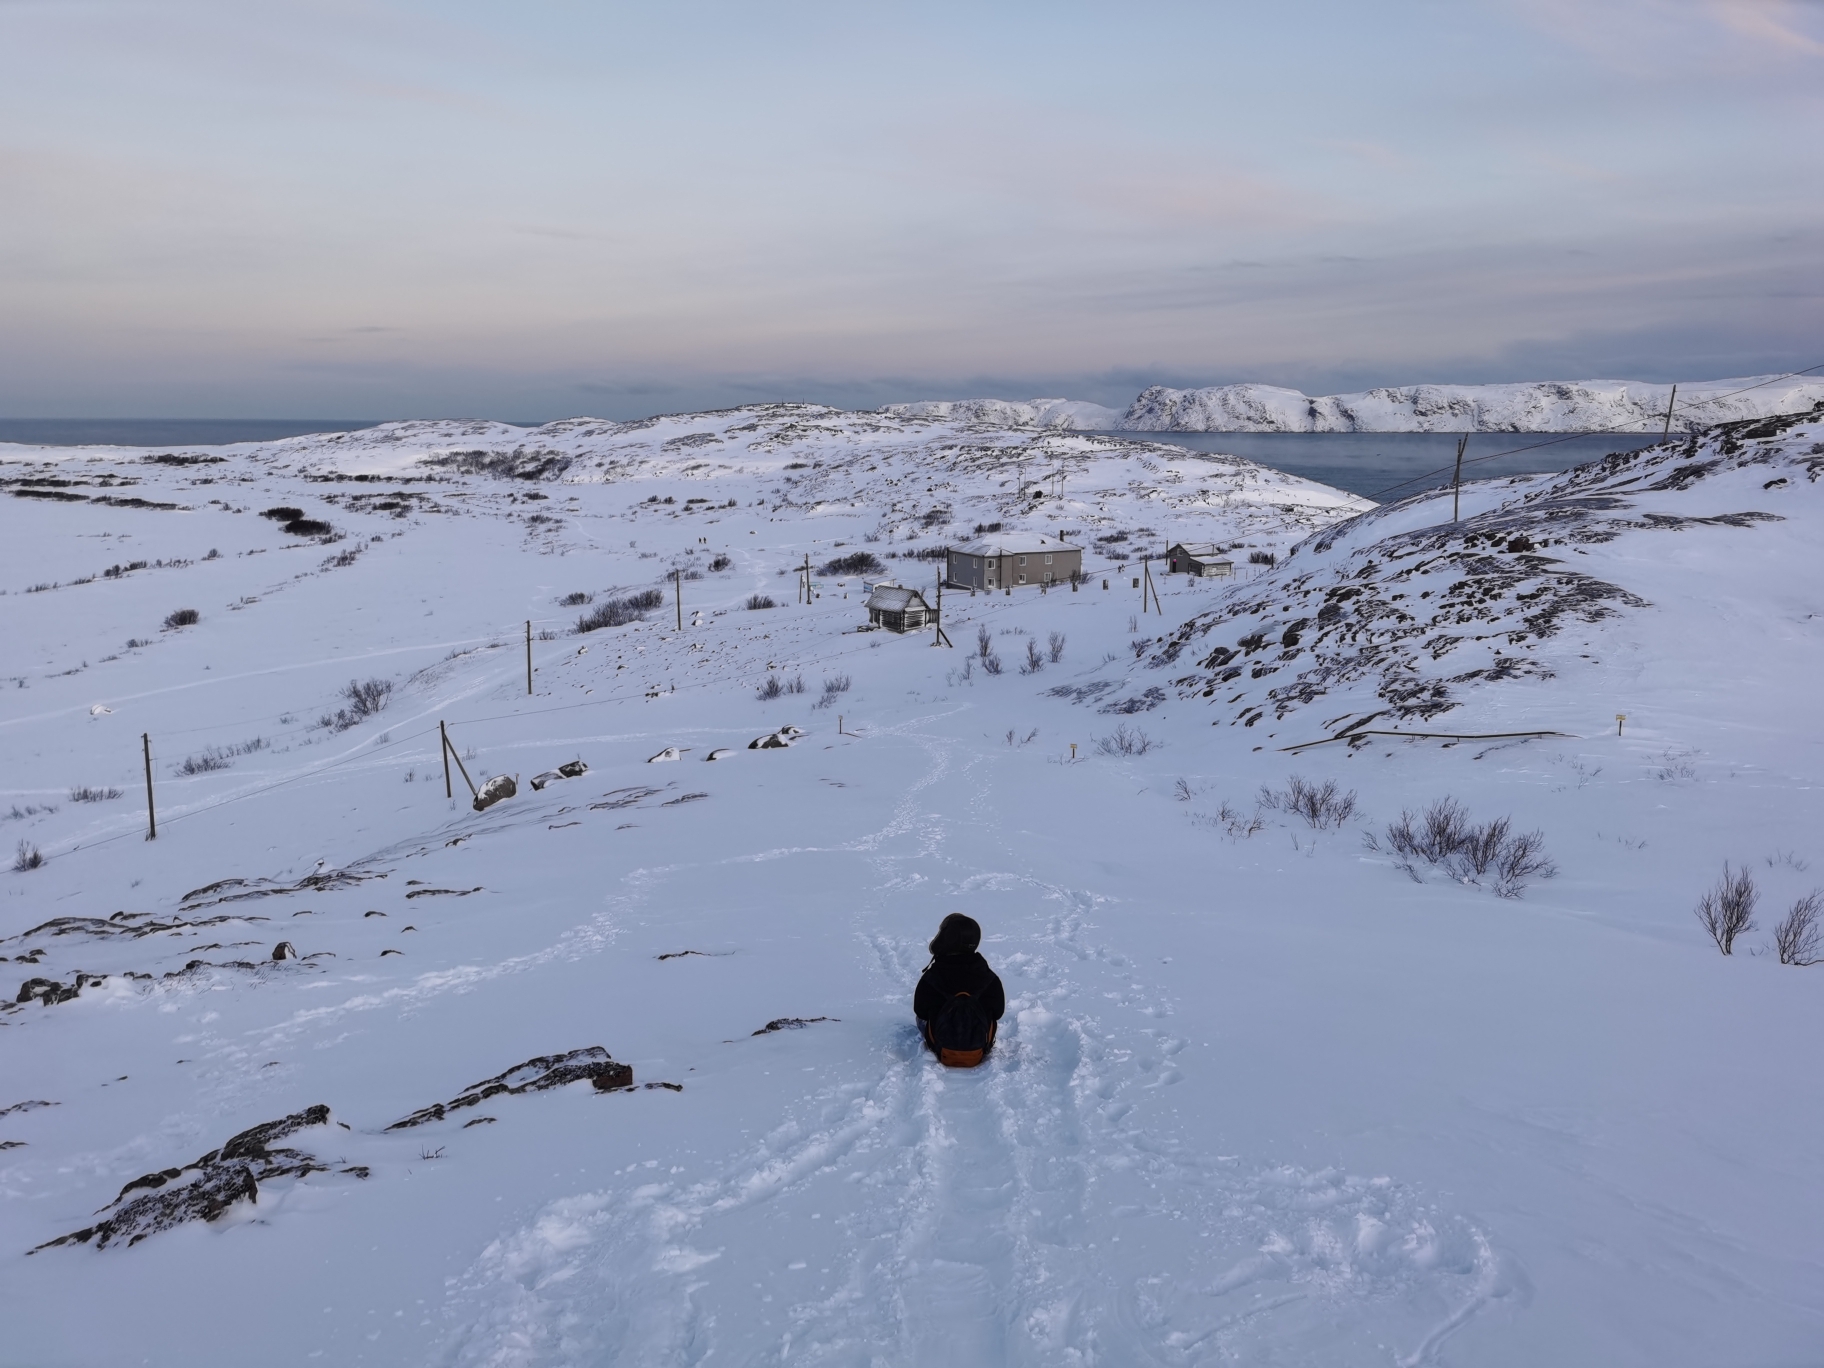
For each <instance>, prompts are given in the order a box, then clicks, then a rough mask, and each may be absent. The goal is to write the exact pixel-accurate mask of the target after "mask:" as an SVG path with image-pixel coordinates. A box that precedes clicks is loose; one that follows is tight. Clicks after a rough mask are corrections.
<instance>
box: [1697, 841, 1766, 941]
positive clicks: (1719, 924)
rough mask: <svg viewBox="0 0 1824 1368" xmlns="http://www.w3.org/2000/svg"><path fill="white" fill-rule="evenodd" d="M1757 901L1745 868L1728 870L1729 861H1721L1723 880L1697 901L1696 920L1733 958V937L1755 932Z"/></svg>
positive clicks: (1756, 893) (1751, 878) (1751, 876)
mask: <svg viewBox="0 0 1824 1368" xmlns="http://www.w3.org/2000/svg"><path fill="white" fill-rule="evenodd" d="M1760 900H1761V891H1760V889H1758V888H1756V887H1755V886H1754V875H1752V874H1750V873H1749V872H1748V871H1747V869H1746V868H1744V869H1741V870H1739V871H1738V870H1731V869H1730V867H1729V864H1728V861H1724V862H1723V877H1722V878H1721V879H1719V880H1717V884H1716V887H1715V888H1712V889H1709V890H1707V891H1706V892H1705V893H1704V896H1703V897H1701V898H1699V899H1698V900H1697V909H1696V910H1697V920H1698V921H1699V922H1700V923H1701V924H1702V926H1703V928H1704V930H1705V931H1707V932H1709V933H1710V939H1711V940H1713V941H1715V942H1716V948H1717V949H1718V950H1721V951H1722V952H1723V953H1724V954H1725V955H1732V954H1734V953H1735V938H1736V937H1737V936H1740V935H1743V934H1745V933H1747V932H1749V931H1752V930H1754V908H1755V904H1756V903H1758V902H1759V901H1760Z"/></svg>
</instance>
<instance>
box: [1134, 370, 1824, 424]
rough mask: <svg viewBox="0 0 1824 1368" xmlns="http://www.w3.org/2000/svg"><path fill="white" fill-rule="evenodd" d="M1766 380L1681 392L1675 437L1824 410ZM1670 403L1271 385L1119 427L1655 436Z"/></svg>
mask: <svg viewBox="0 0 1824 1368" xmlns="http://www.w3.org/2000/svg"><path fill="white" fill-rule="evenodd" d="M1768 378H1769V377H1767V376H1749V377H1747V378H1745V379H1739V380H1709V381H1701V382H1698V383H1696V384H1680V385H1679V387H1678V399H1677V405H1678V407H1677V410H1676V411H1675V412H1674V413H1673V416H1672V428H1673V431H1675V432H1692V431H1696V430H1698V429H1700V428H1704V427H1708V426H1709V425H1710V424H1712V423H1721V422H1728V421H1730V420H1732V419H1741V418H1763V417H1768V416H1771V415H1774V414H1783V413H1802V412H1804V411H1805V410H1807V409H1809V408H1811V406H1812V405H1813V404H1816V403H1818V402H1819V401H1820V400H1824V380H1815V379H1797V380H1776V381H1774V382H1773V383H1772V384H1767V385H1761V387H1760V388H1758V389H1752V390H1749V389H1748V386H1750V385H1759V384H1760V383H1761V382H1762V381H1764V380H1767V379H1768ZM1738 390H1747V393H1739V394H1738V393H1735V391H1738ZM1725 396H1727V397H1725ZM1671 398H1672V387H1671V386H1670V385H1648V384H1642V383H1639V382H1638V381H1630V380H1565V381H1540V382H1536V383H1530V384H1514V385H1400V386H1393V387H1385V388H1381V389H1371V390H1367V391H1364V392H1363V393H1361V394H1331V395H1325V396H1323V397H1321V398H1310V397H1307V396H1306V395H1304V394H1301V393H1299V391H1297V390H1293V389H1280V388H1277V387H1275V386H1273V385H1212V386H1210V387H1209V388H1207V389H1192V390H1174V389H1166V388H1165V387H1164V386H1163V385H1155V386H1153V387H1152V388H1151V389H1149V390H1146V391H1144V392H1143V393H1142V394H1140V396H1139V397H1138V398H1136V399H1135V400H1134V402H1133V403H1132V404H1130V405H1129V406H1128V410H1127V412H1126V413H1125V414H1124V415H1123V416H1122V420H1121V422H1120V423H1119V424H1117V426H1118V427H1119V428H1121V429H1123V430H1126V431H1131V432H1609V431H1624V432H1657V431H1658V430H1659V428H1660V426H1661V425H1662V424H1663V423H1664V422H1665V417H1666V405H1667V403H1668V402H1669V401H1670V400H1671Z"/></svg>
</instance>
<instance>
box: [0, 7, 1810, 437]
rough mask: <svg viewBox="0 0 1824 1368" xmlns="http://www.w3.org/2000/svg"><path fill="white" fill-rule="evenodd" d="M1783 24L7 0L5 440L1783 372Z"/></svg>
mask: <svg viewBox="0 0 1824 1368" xmlns="http://www.w3.org/2000/svg"><path fill="white" fill-rule="evenodd" d="M1821 133H1824V3H1819V0H1790V2H1789V0H1439V2H1437V3H1432V2H1429V0H1375V3H1363V0H1334V2H1332V0H1306V2H1305V3H1298V2H1297V0H1292V2H1291V3H1265V2H1264V0H1252V3H1246V4H1239V3H1222V2H1221V0H1207V2H1206V3H1202V4H1146V3H1135V0H1124V3H1121V4H1118V5H1117V4H1100V5H1073V4H1069V3H1059V2H1058V0H1050V3H1045V4H1018V3H990V4H982V3H980V0H976V2H975V3H969V4H956V5H949V4H944V3H938V2H937V0H919V2H918V3H915V4H912V3H906V4H869V3H865V0H840V3H828V4H821V3H797V4H768V3H762V2H760V0H740V2H739V3H729V4H714V3H688V0H664V3H652V2H651V0H647V3H642V4H638V5H632V4H613V3H599V2H597V3H585V2H584V0H571V2H569V3H557V2H555V0H515V3H512V4H507V3H498V2H497V3H477V2H474V0H435V3H432V2H431V0H289V2H286V0H280V2H279V3H248V0H233V2H232V3H218V2H217V0H139V2H137V3H133V2H128V0H0V416H13V417H23V416H110V415H113V416H153V415H189V416H232V417H248V416H285V417H334V416H341V417H357V418H359V417H374V418H379V417H408V416H423V417H437V416H457V415H485V416H491V417H503V418H517V419H543V418H553V417H559V416H565V415H571V414H577V413H593V414H599V415H602V416H608V417H631V416H636V415H640V414H646V413H652V412H658V411H666V410H678V409H690V408H702V407H711V406H719V405H728V404H736V403H744V402H749V401H752V400H757V399H775V398H789V399H813V400H820V401H824V402H829V403H837V404H842V405H845V406H872V405H875V404H879V403H884V402H889V401H893V400H901V399H918V398H960V397H967V396H972V395H996V396H1000V397H1006V398H1026V397H1031V396H1034V395H1063V396H1067V397H1071V398H1081V399H1094V400H1098V401H1100V402H1103V403H1109V404H1115V405H1124V404H1125V403H1126V402H1127V401H1128V400H1129V399H1131V398H1132V397H1133V395H1134V394H1135V392H1136V391H1138V390H1139V389H1140V388H1141V387H1142V386H1144V385H1146V384H1149V383H1156V382H1157V383H1166V384H1179V385H1192V384H1215V383H1223V382H1228V381H1236V380H1262V381H1267V382H1271V383H1276V384H1286V385H1293V386H1297V387H1299V388H1302V389H1305V390H1306V391H1308V392H1311V393H1328V392H1333V391H1337V390H1343V389H1356V388H1361V387H1363V386H1366V385H1370V384H1381V383H1403V382H1413V381H1421V380H1433V381H1479V380H1518V379H1543V378H1555V379H1565V378H1580V377H1594V376H1603V377H1619V378H1640V379H1655V380H1674V379H1698V378H1705V379H1707V378H1713V377H1719V376H1728V375H1742V374H1751V373H1763V372H1770V371H1781V370H1789V369H1794V368H1797V367H1800V366H1807V365H1811V364H1814V363H1816V362H1820V361H1824V175H1821V174H1820V172H1824V137H1821V136H1820V135H1821Z"/></svg>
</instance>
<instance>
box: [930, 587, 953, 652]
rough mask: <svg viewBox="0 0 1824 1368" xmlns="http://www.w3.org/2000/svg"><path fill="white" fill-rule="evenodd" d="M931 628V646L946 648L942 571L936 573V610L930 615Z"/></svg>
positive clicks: (947, 638) (947, 641)
mask: <svg viewBox="0 0 1824 1368" xmlns="http://www.w3.org/2000/svg"><path fill="white" fill-rule="evenodd" d="M931 626H932V628H933V635H932V637H931V644H932V645H933V646H948V645H949V644H950V638H949V637H947V636H945V635H944V572H943V571H942V570H939V571H938V572H937V608H936V609H935V610H934V611H933V612H932V614H931Z"/></svg>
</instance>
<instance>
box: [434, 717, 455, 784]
mask: <svg viewBox="0 0 1824 1368" xmlns="http://www.w3.org/2000/svg"><path fill="white" fill-rule="evenodd" d="M437 738H438V740H439V741H441V742H442V743H443V796H444V797H445V798H454V797H455V796H456V790H454V789H453V788H451V787H450V733H449V729H448V728H446V727H445V726H444V725H443V723H442V721H441V720H439V722H438V723H437Z"/></svg>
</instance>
